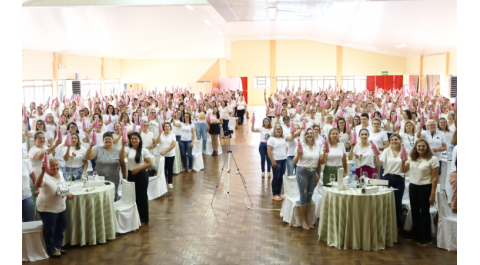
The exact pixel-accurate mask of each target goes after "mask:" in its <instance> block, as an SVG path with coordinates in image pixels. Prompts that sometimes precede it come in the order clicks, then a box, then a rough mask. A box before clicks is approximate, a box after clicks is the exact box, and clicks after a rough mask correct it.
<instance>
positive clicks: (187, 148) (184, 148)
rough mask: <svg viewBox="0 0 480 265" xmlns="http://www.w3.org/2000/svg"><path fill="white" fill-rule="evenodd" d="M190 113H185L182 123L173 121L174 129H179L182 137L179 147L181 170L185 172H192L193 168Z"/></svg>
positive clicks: (192, 138) (192, 134)
mask: <svg viewBox="0 0 480 265" xmlns="http://www.w3.org/2000/svg"><path fill="white" fill-rule="evenodd" d="M191 117H192V116H190V113H188V112H185V114H184V121H183V122H182V123H178V122H176V121H175V120H174V121H173V126H174V127H179V128H181V131H182V136H181V138H180V142H179V146H180V157H181V158H182V164H183V170H187V169H188V171H187V172H192V167H193V155H192V148H193V141H194V140H195V138H194V137H195V136H194V135H195V127H194V126H193V124H192V123H191ZM186 153H187V154H188V165H187V155H186Z"/></svg>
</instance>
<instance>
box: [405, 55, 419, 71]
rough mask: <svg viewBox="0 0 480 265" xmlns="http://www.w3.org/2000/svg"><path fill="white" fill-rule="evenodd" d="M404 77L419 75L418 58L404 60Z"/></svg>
mask: <svg viewBox="0 0 480 265" xmlns="http://www.w3.org/2000/svg"><path fill="white" fill-rule="evenodd" d="M405 68H406V69H405V74H406V75H420V57H409V58H406V67H405Z"/></svg>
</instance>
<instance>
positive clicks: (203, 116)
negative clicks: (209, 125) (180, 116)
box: [195, 112, 207, 123]
mask: <svg viewBox="0 0 480 265" xmlns="http://www.w3.org/2000/svg"><path fill="white" fill-rule="evenodd" d="M195 116H196V120H197V123H206V122H207V115H206V114H205V113H203V112H198V113H196V114H195Z"/></svg>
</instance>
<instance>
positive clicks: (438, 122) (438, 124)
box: [437, 118, 450, 132]
mask: <svg viewBox="0 0 480 265" xmlns="http://www.w3.org/2000/svg"><path fill="white" fill-rule="evenodd" d="M441 120H445V122H446V123H447V129H446V131H447V132H449V131H450V129H449V128H448V122H447V119H445V118H440V119H438V121H437V129H439V130H440V131H441V130H442V129H440V121H441Z"/></svg>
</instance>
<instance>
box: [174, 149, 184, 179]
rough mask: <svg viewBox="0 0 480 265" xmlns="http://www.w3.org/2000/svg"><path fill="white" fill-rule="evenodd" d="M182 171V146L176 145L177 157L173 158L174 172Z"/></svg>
mask: <svg viewBox="0 0 480 265" xmlns="http://www.w3.org/2000/svg"><path fill="white" fill-rule="evenodd" d="M180 172H182V157H181V156H180V146H179V145H178V142H177V144H176V145H175V159H174V160H173V174H175V175H176V174H180Z"/></svg>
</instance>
